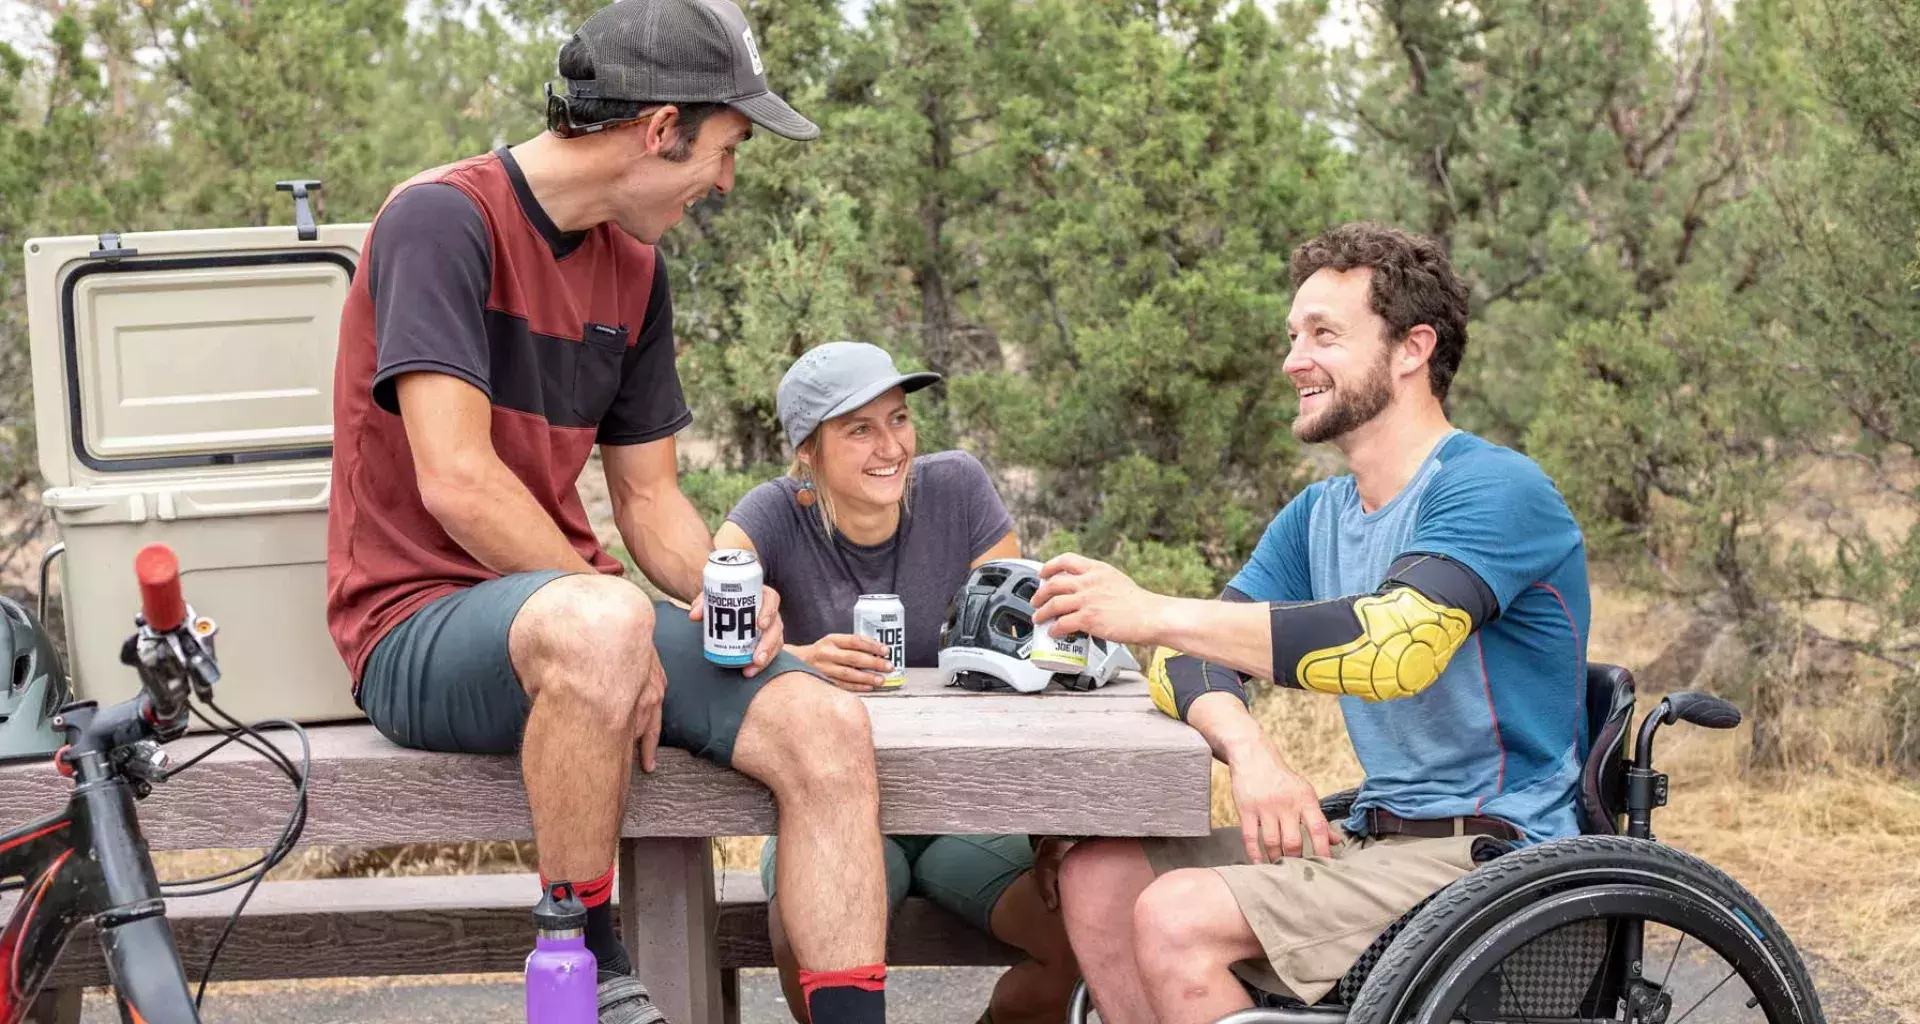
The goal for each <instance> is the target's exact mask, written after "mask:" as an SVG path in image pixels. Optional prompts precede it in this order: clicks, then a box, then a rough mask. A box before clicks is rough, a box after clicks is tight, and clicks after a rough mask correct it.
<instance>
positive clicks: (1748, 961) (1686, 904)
mask: <svg viewBox="0 0 1920 1024" xmlns="http://www.w3.org/2000/svg"><path fill="white" fill-rule="evenodd" d="M1587 921H1605V922H1608V923H1609V924H1610V925H1612V926H1614V927H1618V926H1619V925H1621V924H1624V923H1628V922H1631V923H1635V924H1641V925H1644V924H1645V923H1657V924H1661V925H1665V926H1667V927H1669V928H1672V929H1674V930H1675V931H1677V932H1678V933H1679V936H1680V938H1679V941H1678V942H1676V943H1674V946H1673V950H1672V954H1671V956H1670V957H1668V958H1666V959H1667V963H1666V965H1665V967H1664V969H1663V970H1662V971H1661V973H1660V975H1659V976H1658V977H1657V978H1656V977H1653V975H1652V972H1651V969H1649V970H1648V974H1647V980H1648V981H1650V982H1653V983H1654V984H1655V985H1656V986H1658V987H1659V988H1660V989H1661V990H1662V992H1663V993H1664V994H1665V995H1667V996H1668V997H1669V998H1670V999H1671V1001H1670V1003H1669V1004H1668V1007H1667V1010H1666V1012H1665V1014H1664V1016H1665V1020H1666V1024H1684V1022H1686V1021H1688V1020H1702V1019H1707V1018H1700V1017H1697V1016H1695V1015H1696V1014H1697V1013H1699V1012H1700V1011H1701V1010H1702V1009H1703V1008H1706V1007H1709V1006H1712V1005H1714V1003H1715V1001H1716V1000H1718V999H1721V998H1722V997H1723V996H1726V995H1729V994H1731V993H1732V992H1733V991H1734V990H1728V989H1726V988H1725V986H1726V985H1727V984H1728V982H1730V981H1732V980H1733V979H1735V978H1736V977H1737V978H1738V979H1739V980H1740V981H1742V982H1743V983H1744V984H1745V985H1746V991H1747V994H1748V996H1749V997H1750V1001H1749V1002H1747V1004H1746V1005H1747V1008H1749V1009H1751V1008H1753V1007H1754V1006H1755V1005H1756V1004H1757V1005H1758V1006H1759V1007H1760V1008H1762V1009H1763V1011H1764V1012H1765V1014H1766V1019H1767V1020H1768V1021H1769V1024H1801V1022H1803V1021H1804V1020H1805V1019H1806V1018H1805V1017H1804V1015H1803V1014H1802V1013H1801V1012H1800V1007H1799V1005H1798V1001H1797V1000H1796V999H1795V997H1794V994H1793V992H1792V984H1791V982H1790V981H1789V980H1788V975H1787V973H1786V971H1785V970H1784V969H1783V967H1782V965H1781V964H1780V963H1779V961H1778V960H1777V959H1776V958H1775V957H1774V956H1773V955H1772V953H1771V952H1770V951H1769V950H1768V949H1767V948H1766V946H1765V944H1764V942H1763V941H1762V940H1761V938H1760V936H1759V935H1758V934H1757V933H1756V932H1754V931H1753V930H1752V928H1753V926H1752V925H1751V924H1749V923H1748V922H1747V921H1745V920H1744V919H1742V917H1741V916H1739V915H1738V914H1737V912H1735V911H1733V910H1732V909H1731V908H1728V907H1725V906H1721V905H1719V904H1718V903H1716V902H1714V901H1713V900H1712V899H1711V898H1709V897H1706V896H1705V895H1704V894H1701V893H1697V892H1689V891H1686V890H1685V889H1667V888H1662V887H1652V886H1643V885H1633V884H1613V885H1605V886H1598V887H1592V888H1583V889H1578V890H1574V891H1568V892H1562V893H1560V894H1558V895H1555V896H1552V897H1549V898H1547V899H1545V900H1542V901H1540V902H1538V903H1536V904H1534V905H1532V906H1530V907H1528V908H1526V909H1525V910H1522V911H1521V912H1520V913H1518V914H1515V915H1514V916H1512V917H1509V918H1507V919H1505V920H1503V921H1501V922H1499V923H1498V924H1496V925H1494V926H1493V927H1492V928H1491V929H1489V930H1488V931H1487V932H1486V933H1485V934H1483V935H1482V936H1481V937H1480V938H1479V939H1478V940H1477V941H1475V942H1474V943H1473V944H1472V945H1471V946H1469V947H1468V948H1467V949H1465V950H1463V951H1462V953H1461V955H1460V957H1459V958H1458V959H1456V960H1454V961H1453V962H1452V964H1451V965H1449V966H1448V968H1447V969H1446V970H1445V971H1444V972H1442V973H1441V974H1440V976H1439V977H1438V978H1436V979H1434V980H1433V982H1432V983H1431V984H1430V985H1429V986H1422V987H1424V988H1426V989H1427V991H1428V992H1429V993H1430V994H1429V995H1428V996H1427V997H1426V998H1425V1000H1424V1001H1423V1002H1422V1003H1421V1006H1420V1009H1419V1011H1418V1012H1417V1013H1415V1014H1413V1015H1411V1016H1409V1017H1408V1018H1406V1019H1408V1020H1410V1021H1418V1022H1420V1024H1442V1022H1452V1021H1463V1020H1473V1019H1475V1018H1474V1015H1472V1014H1463V1013H1462V1012H1461V1007H1462V1006H1463V1005H1464V1004H1466V1003H1467V1002H1468V1001H1469V999H1470V998H1471V996H1472V993H1473V992H1474V991H1475V990H1476V988H1478V987H1479V986H1480V985H1481V984H1482V983H1483V982H1484V981H1485V980H1486V979H1487V977H1488V976H1489V975H1491V974H1492V973H1493V972H1494V970H1496V969H1497V968H1499V967H1500V966H1502V965H1503V964H1505V963H1506V962H1507V960H1508V958H1509V957H1511V956H1512V955H1513V954H1514V953H1516V952H1518V951H1519V950H1520V949H1522V948H1524V947H1525V946H1527V945H1528V944H1529V943H1531V942H1533V941H1535V940H1537V939H1540V938H1542V937H1544V936H1546V935H1548V934H1549V933H1552V932H1554V931H1556V930H1558V929H1561V928H1564V927H1567V926H1569V925H1575V924H1579V923H1581V922H1587ZM1702 933H1705V934H1702ZM1612 936H1613V933H1612V932H1611V930H1610V931H1609V940H1611V939H1612ZM1689 939H1691V940H1694V941H1695V942H1698V943H1700V944H1701V945H1702V946H1703V947H1704V948H1706V949H1708V950H1710V951H1712V952H1713V953H1715V954H1717V955H1718V956H1719V957H1721V958H1722V961H1723V964H1724V965H1728V966H1730V968H1731V969H1730V970H1728V971H1727V972H1726V973H1725V974H1721V973H1720V972H1719V971H1718V970H1715V971H1712V972H1710V975H1711V976H1710V977H1709V978H1708V979H1707V980H1708V981H1709V982H1710V984H1708V985H1707V986H1706V989H1705V991H1703V992H1701V993H1699V994H1698V995H1697V996H1691V995H1682V996H1679V997H1677V998H1675V997H1674V992H1673V989H1672V988H1671V983H1672V981H1673V978H1674V975H1675V974H1676V973H1677V972H1678V971H1679V969H1680V968H1679V966H1678V963H1679V960H1680V955H1681V953H1682V951H1683V950H1684V949H1686V948H1687V944H1688V940H1689ZM1608 945H1609V951H1610V952H1611V950H1612V948H1613V945H1614V944H1613V943H1612V941H1609V943H1608ZM1646 959H1647V960H1648V961H1653V960H1656V959H1660V958H1658V957H1647V958H1646ZM1607 966H1610V965H1603V967H1602V970H1603V971H1604V970H1606V968H1607ZM1649 967H1651V965H1650V964H1649ZM1498 995H1499V996H1500V997H1501V1000H1502V1002H1503V1003H1504V1002H1505V1001H1506V1000H1507V999H1510V998H1514V996H1515V993H1514V992H1513V990H1512V987H1511V985H1510V984H1509V983H1508V982H1507V980H1506V978H1505V977H1504V975H1503V976H1502V978H1501V991H1500V992H1499V993H1498ZM1624 1012H1625V1011H1624V1010H1623V1009H1621V1008H1617V1007H1616V1008H1613V1009H1612V1011H1611V1013H1609V1014H1607V1015H1603V1016H1574V1017H1564V1016H1562V1017H1549V1016H1546V1015H1544V1014H1540V1013H1530V1012H1528V1009H1527V1007H1526V1006H1524V1005H1522V1006H1520V1007H1518V1009H1517V1010H1509V1009H1508V1008H1507V1007H1505V1006H1502V1008H1501V1011H1500V1012H1499V1013H1498V1014H1497V1015H1496V1016H1495V1017H1494V1018H1492V1019H1494V1020H1497V1021H1508V1020H1513V1021H1522V1022H1526V1021H1532V1022H1539V1024H1544V1022H1546V1021H1550V1020H1553V1021H1568V1020H1572V1021H1589V1020H1621V1019H1632V1018H1630V1017H1621V1016H1620V1014H1622V1013H1624ZM1711 1019H1714V1020H1719V1019H1721V1018H1719V1017H1717V1016H1716V1017H1712V1018H1711Z"/></svg>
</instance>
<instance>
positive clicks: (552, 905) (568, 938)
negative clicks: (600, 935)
mask: <svg viewBox="0 0 1920 1024" xmlns="http://www.w3.org/2000/svg"><path fill="white" fill-rule="evenodd" d="M533 924H534V927H535V929H537V935H536V936H535V938H534V942H533V952H532V953H529V954H527V1024H596V1022H597V1021H598V1020H599V1019H600V1001H599V995H598V993H599V988H600V985H599V973H600V972H599V964H598V962H597V961H595V960H594V958H593V952H592V951H591V950H589V949H587V939H586V929H587V908H585V907H583V906H581V905H580V900H579V899H578V898H576V897H575V896H574V894H573V883H572V882H556V883H554V884H553V885H552V886H549V887H548V889H547V891H546V892H545V893H542V894H541V896H540V903H539V905H538V906H536V907H534V908H533Z"/></svg>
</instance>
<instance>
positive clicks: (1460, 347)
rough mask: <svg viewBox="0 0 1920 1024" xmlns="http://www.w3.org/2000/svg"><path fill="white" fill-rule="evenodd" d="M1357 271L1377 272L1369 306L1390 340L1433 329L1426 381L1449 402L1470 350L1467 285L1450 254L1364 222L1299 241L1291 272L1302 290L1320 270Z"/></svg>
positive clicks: (1426, 242)
mask: <svg viewBox="0 0 1920 1024" xmlns="http://www.w3.org/2000/svg"><path fill="white" fill-rule="evenodd" d="M1356 267H1367V268H1369V269H1371V270H1372V271H1373V280H1372V282H1371V283H1370V284H1369V285H1368V288H1367V300H1368V305H1370V306H1372V307H1373V311H1374V312H1375V313H1378V314H1380V316H1381V317H1382V318H1383V319H1385V320H1386V321H1387V332H1388V333H1387V337H1388V339H1389V340H1391V341H1399V340H1401V339H1403V338H1405V337H1406V336H1407V332H1408V331H1410V330H1412V329H1413V328H1414V327H1415V326H1417V325H1419V324H1426V325H1427V326H1429V327H1432V328H1433V333H1434V334H1435V336H1437V337H1438V339H1439V340H1438V341H1437V342H1435V344H1434V346H1433V357H1432V358H1431V359H1429V360H1428V361H1427V383H1428V385H1429V386H1431V387H1432V388H1433V397H1435V398H1438V399H1441V400H1445V399H1446V397H1447V389H1448V388H1450V387H1452V386H1453V375H1454V374H1455V373H1457V372H1459V370H1460V357H1461V356H1463V355H1465V354H1466V351H1467V285H1466V282H1464V281H1462V280H1461V279H1460V275H1459V274H1457V273H1455V272H1454V269H1453V264H1452V263H1450V262H1448V260H1447V254H1446V252H1445V251H1444V250H1442V249H1441V248H1440V244H1439V243H1438V242H1435V241H1434V240H1433V239H1431V238H1428V237H1426V236H1425V235H1416V234H1413V233H1411V232H1408V231H1402V230H1400V229H1399V228H1390V227H1386V226H1384V225H1381V224H1374V223H1371V222H1367V221H1360V222H1356V223H1353V224H1342V225H1340V226H1339V227H1337V228H1334V229H1332V230H1331V231H1328V232H1326V233H1325V234H1322V235H1320V236H1319V237H1317V238H1314V239H1313V240H1311V241H1308V242H1303V243H1301V244H1300V245H1299V246H1298V247H1297V248H1295V249H1294V250H1293V257H1292V259H1291V261H1290V262H1289V265H1288V271H1289V273H1290V275H1291V276H1292V278H1293V286H1294V287H1295V288H1299V287H1300V285H1301V284H1302V283H1304V282H1305V281H1306V279H1307V278H1309V277H1312V276H1313V275H1314V272H1315V271H1317V270H1321V269H1329V268H1330V269H1333V270H1342V271H1344V270H1352V269H1354V268H1356Z"/></svg>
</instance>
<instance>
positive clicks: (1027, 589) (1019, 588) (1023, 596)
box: [1013, 576, 1040, 603]
mask: <svg viewBox="0 0 1920 1024" xmlns="http://www.w3.org/2000/svg"><path fill="white" fill-rule="evenodd" d="M1039 590H1040V581H1039V580H1036V579H1034V578H1033V577H1031V576H1028V577H1026V578H1024V579H1022V580H1021V581H1020V582H1018V583H1015V584H1014V585H1013V596H1015V597H1017V598H1019V599H1020V600H1022V601H1026V602H1029V603H1031V602H1032V601H1033V595H1034V594H1036V593H1038V592H1039Z"/></svg>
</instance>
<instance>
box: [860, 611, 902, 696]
mask: <svg viewBox="0 0 1920 1024" xmlns="http://www.w3.org/2000/svg"><path fill="white" fill-rule="evenodd" d="M853 635H854V636H864V637H871V638H872V639H875V640H878V641H880V642H881V643H882V644H885V645H886V647H887V662H888V664H889V665H890V666H891V667H890V668H888V669H887V673H886V677H885V681H884V682H882V683H881V684H880V688H881V689H883V690H897V689H899V688H900V687H902V686H904V685H906V682H907V606H906V605H904V604H902V603H901V602H900V597H899V595H897V594H861V595H860V600H858V601H855V602H854V603H853Z"/></svg>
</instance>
